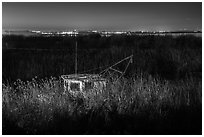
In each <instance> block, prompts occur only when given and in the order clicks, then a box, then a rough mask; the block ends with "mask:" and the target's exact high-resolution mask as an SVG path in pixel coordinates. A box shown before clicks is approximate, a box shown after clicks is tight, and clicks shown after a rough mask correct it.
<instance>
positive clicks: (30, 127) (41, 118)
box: [2, 75, 202, 134]
mask: <svg viewBox="0 0 204 137" xmlns="http://www.w3.org/2000/svg"><path fill="white" fill-rule="evenodd" d="M14 85H15V86H13V87H12V86H10V85H9V84H3V94H2V95H3V98H2V99H3V100H2V102H3V134H7V133H10V132H9V123H12V124H13V126H15V129H18V131H19V130H20V129H21V130H23V131H22V133H24V134H52V133H54V134H64V133H65V134H66V133H67V134H70V133H71V134H72V131H69V129H70V128H71V129H72V128H73V127H70V126H71V125H70V124H75V123H77V122H78V124H79V123H81V125H80V124H79V125H78V126H76V125H75V126H76V127H75V128H76V129H75V130H77V128H79V131H78V132H77V131H75V132H73V134H80V132H82V131H84V130H85V131H84V132H82V133H83V134H86V132H87V133H88V134H92V133H95V132H94V130H99V131H97V132H98V133H103V132H105V133H106V134H107V133H108V134H111V132H108V131H107V130H104V129H103V128H101V127H100V128H99V127H97V126H98V124H99V123H97V122H96V121H98V122H101V121H102V123H101V126H104V127H109V126H108V125H111V124H113V123H115V122H116V121H113V120H114V117H115V118H116V117H117V116H127V117H128V116H130V117H143V116H147V117H146V119H150V120H155V119H158V118H160V119H161V120H163V119H167V118H169V116H170V114H171V111H173V112H174V111H175V110H180V109H183V108H185V109H188V108H193V107H194V106H200V105H201V104H202V101H201V98H200V94H201V92H202V91H201V83H198V85H197V84H195V81H194V80H192V79H191V80H186V81H177V82H176V83H171V82H169V81H163V80H160V79H158V78H153V77H146V76H142V75H141V76H137V77H132V78H131V79H125V78H123V79H121V80H120V81H117V82H114V83H109V85H108V86H107V89H106V90H104V91H103V92H101V93H98V94H93V93H88V94H87V97H86V98H80V97H75V98H73V97H72V96H71V95H70V94H69V93H68V92H67V93H65V94H63V92H64V91H63V86H62V85H63V84H62V83H61V81H60V80H59V79H56V78H54V77H52V78H50V79H45V80H39V81H37V80H36V79H33V80H32V81H27V82H23V81H21V80H17V81H16V82H15V83H14ZM197 111H199V110H197ZM186 115H188V113H186ZM61 119H63V120H61ZM101 119H102V120H101ZM120 119H122V120H123V121H125V122H126V125H127V126H128V124H127V122H128V121H129V122H131V120H124V119H125V118H120ZM171 120H173V121H174V119H172V118H171ZM186 120H187V119H186ZM65 121H66V122H67V123H64V122H65ZM133 121H134V120H133ZM95 122H96V123H95ZM103 122H104V123H103ZM187 122H188V121H187ZM119 123H120V122H119ZM121 124H122V123H121ZM138 124H141V123H140V122H139V123H136V122H132V123H130V125H129V126H133V127H134V126H138V127H140V125H138ZM143 124H147V123H143ZM163 124H164V123H163ZM188 124H189V123H188ZM61 125H63V126H65V127H63V129H62V131H61V129H59V127H58V126H61ZM88 125H89V126H91V127H92V128H93V131H89V130H88V129H87V127H86V126H88ZM4 126H5V127H4ZM123 126H124V125H123ZM156 126H157V127H161V126H162V124H159V123H158V124H156ZM94 127H95V128H94ZM133 127H132V128H133ZM80 128H81V130H80ZM117 128H118V127H117V126H116V127H115V129H114V130H113V131H115V132H116V131H117V132H116V133H125V132H127V134H129V133H133V132H135V131H126V130H128V129H121V130H124V131H119V130H118V129H117ZM152 128H154V127H152ZM171 128H173V127H171ZM171 128H170V129H171ZM10 130H12V129H10ZM129 130H131V128H130V129H129ZM135 130H137V128H135ZM143 130H144V129H143ZM178 130H180V129H179V128H178ZM13 132H14V134H15V130H14V131H13ZM13 132H12V131H11V133H13ZM140 132H141V131H138V133H140ZM155 132H156V133H160V130H158V131H155ZM147 133H148V132H147ZM16 134H18V132H16Z"/></svg>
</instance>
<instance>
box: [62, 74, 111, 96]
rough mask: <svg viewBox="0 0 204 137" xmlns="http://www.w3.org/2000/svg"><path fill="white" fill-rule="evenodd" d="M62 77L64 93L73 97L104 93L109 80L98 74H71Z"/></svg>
mask: <svg viewBox="0 0 204 137" xmlns="http://www.w3.org/2000/svg"><path fill="white" fill-rule="evenodd" d="M61 77H62V79H63V80H64V92H69V93H71V94H73V95H77V94H80V93H81V94H83V95H84V94H86V93H87V92H96V91H97V92H98V91H102V90H104V89H105V88H106V84H107V80H106V79H105V78H102V77H100V75H98V74H71V75H62V76H61Z"/></svg>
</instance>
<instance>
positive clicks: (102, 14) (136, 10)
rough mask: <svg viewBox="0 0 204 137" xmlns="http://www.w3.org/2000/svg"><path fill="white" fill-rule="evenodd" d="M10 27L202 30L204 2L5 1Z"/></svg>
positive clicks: (5, 23)
mask: <svg viewBox="0 0 204 137" xmlns="http://www.w3.org/2000/svg"><path fill="white" fill-rule="evenodd" d="M2 25H3V29H7V30H19V29H22V30H25V29H33V30H56V31H57V30H73V29H77V30H89V29H92V30H130V31H137V30H148V31H160V30H166V31H174V30H183V29H187V30H201V29H202V3H201V2H194V3H176V2H175V3H166V2H164V3H158V2H154V3H139V2H133V3H130V2H127V3H119V2H117V3H100V2H97V3H90V2H86V3H70V2H66V3H40V2H39V3H31V2H29V3H9V2H6V3H5V2H4V3H2Z"/></svg>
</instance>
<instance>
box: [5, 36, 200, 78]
mask: <svg viewBox="0 0 204 137" xmlns="http://www.w3.org/2000/svg"><path fill="white" fill-rule="evenodd" d="M75 41H76V38H74V37H57V36H56V37H24V36H4V37H3V44H2V45H3V70H2V71H3V80H9V81H10V80H12V81H13V80H16V79H18V78H20V79H23V80H28V79H31V78H33V77H35V76H38V77H41V78H44V77H49V76H60V75H61V74H70V73H74V63H75V62H74V58H75ZM77 42H78V72H79V73H80V72H84V71H86V70H90V69H93V68H98V67H103V66H107V65H111V64H113V63H115V62H117V61H119V60H121V59H123V58H124V57H126V56H129V55H131V54H133V55H134V58H133V64H132V65H131V67H130V68H129V69H128V73H127V74H126V75H127V76H128V75H134V74H137V73H147V74H150V75H153V76H159V77H161V78H164V79H170V80H175V79H184V78H186V77H189V76H190V77H191V76H193V77H196V78H199V77H200V78H201V72H202V38H200V37H194V36H180V37H172V36H117V35H115V36H111V37H101V36H100V35H88V36H79V37H77ZM18 49H19V50H18ZM29 49H32V50H29ZM33 49H34V50H33ZM35 49H36V50H35ZM41 49H46V50H41ZM123 66H124V65H123ZM103 69H105V67H104V68H100V69H96V70H94V71H90V72H87V73H98V72H100V71H102V70H103ZM120 69H124V68H123V67H121V68H120Z"/></svg>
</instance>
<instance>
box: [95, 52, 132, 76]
mask: <svg viewBox="0 0 204 137" xmlns="http://www.w3.org/2000/svg"><path fill="white" fill-rule="evenodd" d="M132 57H133V55H130V56H128V57H126V58H124V59H122V60H120V61H118V62H117V63H115V64H113V65H112V66H110V67H108V68H107V69H105V70H103V71H102V72H100V73H99V74H101V73H103V72H105V71H106V70H108V69H111V68H112V67H114V66H116V65H118V64H119V63H121V62H123V61H125V60H127V59H129V58H131V60H132Z"/></svg>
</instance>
